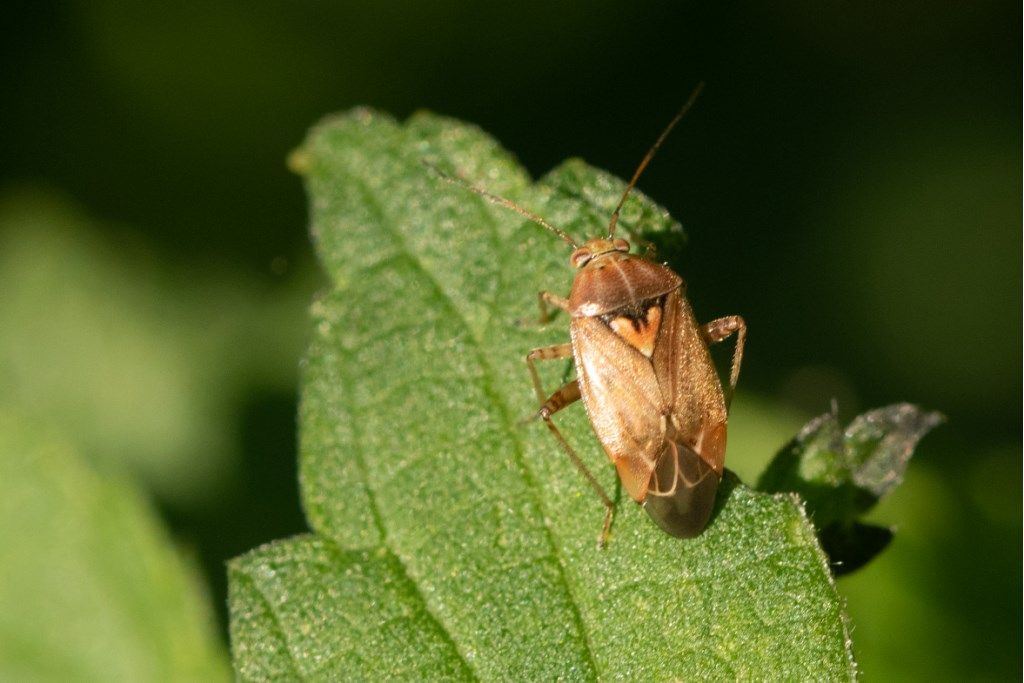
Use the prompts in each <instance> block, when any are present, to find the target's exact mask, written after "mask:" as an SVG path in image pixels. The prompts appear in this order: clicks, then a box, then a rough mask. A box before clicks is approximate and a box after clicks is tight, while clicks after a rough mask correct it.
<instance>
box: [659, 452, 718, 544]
mask: <svg viewBox="0 0 1024 683" xmlns="http://www.w3.org/2000/svg"><path fill="white" fill-rule="evenodd" d="M720 480H721V477H719V476H718V474H717V473H716V472H715V470H714V469H713V468H712V467H711V466H710V465H708V464H707V463H706V462H704V461H703V460H702V459H701V458H700V456H699V455H697V453H696V452H695V451H694V450H693V449H691V448H689V447H688V446H685V445H683V444H679V443H669V444H668V445H667V447H666V448H665V450H664V451H663V452H662V455H661V458H659V460H658V464H657V466H656V467H655V469H654V473H653V475H652V476H651V482H650V485H649V489H648V491H647V499H646V500H645V502H644V507H645V508H646V509H647V514H649V515H650V516H651V519H653V520H654V521H655V523H656V524H657V525H658V526H659V527H661V528H662V530H664V531H665V533H667V534H671V535H672V536H676V537H678V538H693V537H694V536H698V535H700V532H701V531H703V530H704V527H705V526H707V523H708V520H709V519H710V518H711V512H712V510H713V509H714V507H715V495H716V494H717V492H718V483H719V481H720Z"/></svg>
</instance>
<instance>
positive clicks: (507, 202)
mask: <svg viewBox="0 0 1024 683" xmlns="http://www.w3.org/2000/svg"><path fill="white" fill-rule="evenodd" d="M421 161H422V162H423V165H424V166H426V167H427V168H429V169H430V170H431V171H433V172H434V173H436V174H437V175H438V176H439V177H440V178H441V180H444V181H445V182H448V183H451V184H452V185H458V186H459V187H461V188H464V189H467V190H469V191H470V192H474V193H476V194H478V195H480V196H481V197H483V198H484V199H486V200H487V201H489V202H491V203H493V204H497V205H498V206H503V207H505V208H506V209H511V210H512V211H515V212H516V213H518V214H519V215H520V216H522V217H523V218H525V219H527V220H529V221H532V222H534V223H536V224H537V225H539V226H541V227H544V228H547V229H548V230H550V231H551V232H553V233H555V234H556V235H558V236H559V237H560V238H561V239H562V241H563V242H565V243H566V244H568V245H569V246H570V247H572V248H573V249H576V248H578V247H579V245H578V244H576V241H575V240H574V239H573V238H572V237H570V236H569V233H567V232H566V231H565V230H562V229H561V228H556V227H555V226H553V225H551V224H550V223H548V222H547V221H546V220H544V219H543V218H541V217H540V216H538V215H537V214H535V213H533V212H532V211H528V210H526V209H524V208H523V207H521V206H519V205H518V204H516V203H515V202H513V201H512V200H511V199H505V198H504V197H500V196H498V195H496V194H492V193H490V192H488V191H487V190H485V189H483V188H482V187H477V186H476V185H473V184H472V183H470V182H469V181H468V180H466V179H465V178H462V177H459V176H453V175H449V174H448V173H445V172H444V171H442V170H441V169H440V168H438V167H437V166H436V165H434V164H432V163H431V162H429V161H427V160H426V159H422V160H421Z"/></svg>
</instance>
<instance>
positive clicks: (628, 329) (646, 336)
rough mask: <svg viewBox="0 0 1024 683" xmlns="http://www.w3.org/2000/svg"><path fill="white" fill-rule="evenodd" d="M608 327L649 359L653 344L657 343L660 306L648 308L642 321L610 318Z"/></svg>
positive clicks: (659, 326) (627, 317)
mask: <svg viewBox="0 0 1024 683" xmlns="http://www.w3.org/2000/svg"><path fill="white" fill-rule="evenodd" d="M608 325H609V326H610V327H611V328H612V331H613V332H615V334H617V335H619V336H620V337H622V339H623V340H624V341H625V342H626V343H627V344H629V345H630V346H632V347H633V348H634V349H636V350H637V351H639V352H640V353H642V354H644V355H645V356H647V357H648V358H650V357H651V356H652V355H653V354H654V344H655V343H656V342H657V341H658V330H659V329H660V328H661V306H651V307H650V308H648V309H647V315H646V316H644V318H643V319H640V318H630V317H629V316H625V315H622V316H619V317H617V318H612V319H611V320H610V321H609V323H608Z"/></svg>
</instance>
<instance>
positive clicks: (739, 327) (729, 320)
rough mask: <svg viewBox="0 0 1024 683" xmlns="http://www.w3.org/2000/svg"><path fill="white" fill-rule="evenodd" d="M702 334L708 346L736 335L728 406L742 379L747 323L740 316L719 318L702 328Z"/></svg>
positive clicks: (730, 372) (730, 373)
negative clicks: (741, 366) (741, 370)
mask: <svg viewBox="0 0 1024 683" xmlns="http://www.w3.org/2000/svg"><path fill="white" fill-rule="evenodd" d="M701 334H702V335H703V337H704V341H706V342H707V343H708V344H717V343H718V342H720V341H724V340H726V339H728V338H729V337H731V336H732V335H733V334H735V335H736V348H735V349H734V350H733V352H732V368H731V369H730V370H729V396H728V399H727V401H726V405H728V404H729V403H731V402H732V395H733V394H735V393H736V383H737V382H738V381H739V379H740V365H741V364H742V363H743V347H744V345H745V344H746V343H747V323H745V322H744V321H743V318H742V317H741V316H738V315H727V316H725V317H724V318H717V319H716V320H712V321H711V322H709V323H705V324H704V325H703V326H702V327H701Z"/></svg>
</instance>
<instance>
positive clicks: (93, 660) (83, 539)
mask: <svg viewBox="0 0 1024 683" xmlns="http://www.w3.org/2000/svg"><path fill="white" fill-rule="evenodd" d="M31 423H32V420H30V419H26V418H25V417H24V416H23V415H19V414H18V413H17V412H16V411H12V410H9V409H8V408H6V407H5V408H0V539H2V543H0V678H2V679H3V680H9V681H24V680H61V681H100V680H123V681H183V682H184V681H226V680H228V676H229V671H230V670H229V668H228V666H227V661H226V657H225V653H224V650H223V647H222V646H221V644H220V640H219V638H218V637H217V633H216V631H215V625H214V620H213V613H212V611H211V610H210V606H209V603H208V595H207V594H206V592H205V587H204V586H202V584H201V582H200V581H199V580H198V576H197V574H196V573H195V571H194V567H191V566H189V565H188V564H187V563H185V562H183V561H182V559H181V557H180V556H179V553H178V552H177V549H176V548H174V546H173V545H172V543H171V541H170V539H169V538H168V537H167V534H166V532H165V531H164V529H163V528H162V525H161V523H160V521H159V520H158V519H157V517H156V516H155V515H154V513H153V511H152V510H151V509H150V508H149V507H148V506H147V505H146V503H145V502H144V500H143V497H142V496H140V494H139V493H138V491H136V490H135V489H134V488H133V487H132V486H130V485H129V484H128V483H127V482H126V480H124V479H121V478H112V477H105V478H103V477H99V476H97V475H96V474H95V473H94V472H93V471H92V470H91V468H90V467H89V465H88V464H87V463H86V462H84V461H83V460H82V459H81V458H80V456H79V454H78V453H76V452H75V450H74V448H73V447H71V446H69V445H68V444H67V442H65V441H64V440H63V439H61V438H59V437H57V436H54V435H53V433H52V432H51V431H50V430H48V429H45V428H38V427H34V426H30V425H31Z"/></svg>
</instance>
